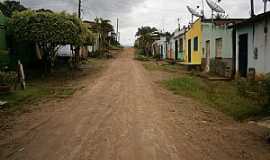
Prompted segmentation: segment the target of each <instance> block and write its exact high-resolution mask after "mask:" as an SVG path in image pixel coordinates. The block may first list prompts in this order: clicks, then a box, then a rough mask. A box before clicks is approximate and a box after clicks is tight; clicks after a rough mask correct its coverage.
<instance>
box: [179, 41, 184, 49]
mask: <svg viewBox="0 0 270 160" xmlns="http://www.w3.org/2000/svg"><path fill="white" fill-rule="evenodd" d="M179 50H180V52H183V51H184V42H183V38H181V39H180V41H179Z"/></svg>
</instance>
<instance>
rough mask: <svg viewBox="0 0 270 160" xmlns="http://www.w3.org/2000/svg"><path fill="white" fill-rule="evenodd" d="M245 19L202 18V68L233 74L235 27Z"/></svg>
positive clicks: (229, 76) (226, 75)
mask: <svg viewBox="0 0 270 160" xmlns="http://www.w3.org/2000/svg"><path fill="white" fill-rule="evenodd" d="M241 21H243V19H203V20H202V65H201V67H202V69H203V70H204V71H205V72H211V73H215V74H217V75H219V76H223V77H228V78H231V77H232V74H233V68H234V65H233V45H234V41H233V34H234V32H233V31H234V30H233V28H230V27H229V26H231V25H233V24H236V23H239V22H241Z"/></svg>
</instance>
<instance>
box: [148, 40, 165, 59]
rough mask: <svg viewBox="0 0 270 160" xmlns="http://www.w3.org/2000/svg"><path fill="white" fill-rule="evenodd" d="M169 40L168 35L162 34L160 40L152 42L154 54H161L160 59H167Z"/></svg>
mask: <svg viewBox="0 0 270 160" xmlns="http://www.w3.org/2000/svg"><path fill="white" fill-rule="evenodd" d="M167 50H168V42H167V36H165V35H161V36H160V39H159V40H156V41H155V42H154V43H153V44H152V55H153V56H155V55H157V54H158V55H159V56H160V59H166V58H167V57H168V52H167Z"/></svg>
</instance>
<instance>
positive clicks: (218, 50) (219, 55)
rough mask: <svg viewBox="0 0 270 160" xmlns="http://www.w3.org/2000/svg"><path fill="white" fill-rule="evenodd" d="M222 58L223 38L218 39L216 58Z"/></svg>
mask: <svg viewBox="0 0 270 160" xmlns="http://www.w3.org/2000/svg"><path fill="white" fill-rule="evenodd" d="M221 57H222V38H218V39H216V58H221Z"/></svg>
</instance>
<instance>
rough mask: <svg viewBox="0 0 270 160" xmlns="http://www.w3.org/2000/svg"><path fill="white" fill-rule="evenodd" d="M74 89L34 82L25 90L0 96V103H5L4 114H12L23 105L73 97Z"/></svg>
mask: <svg viewBox="0 0 270 160" xmlns="http://www.w3.org/2000/svg"><path fill="white" fill-rule="evenodd" d="M75 91H76V88H67V87H65V86H62V87H52V86H49V84H45V83H41V82H38V83H37V82H35V83H31V82H30V84H28V85H27V88H26V89H25V90H16V91H12V92H10V93H8V94H5V95H0V99H1V100H2V101H7V102H8V104H7V105H5V106H4V108H2V109H3V110H4V111H5V112H14V111H18V110H20V109H23V108H22V106H23V105H27V104H35V103H38V102H39V101H40V100H42V99H45V98H46V100H49V99H56V98H66V97H69V96H71V95H73V94H74V93H75Z"/></svg>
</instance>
